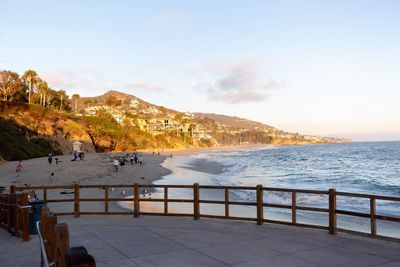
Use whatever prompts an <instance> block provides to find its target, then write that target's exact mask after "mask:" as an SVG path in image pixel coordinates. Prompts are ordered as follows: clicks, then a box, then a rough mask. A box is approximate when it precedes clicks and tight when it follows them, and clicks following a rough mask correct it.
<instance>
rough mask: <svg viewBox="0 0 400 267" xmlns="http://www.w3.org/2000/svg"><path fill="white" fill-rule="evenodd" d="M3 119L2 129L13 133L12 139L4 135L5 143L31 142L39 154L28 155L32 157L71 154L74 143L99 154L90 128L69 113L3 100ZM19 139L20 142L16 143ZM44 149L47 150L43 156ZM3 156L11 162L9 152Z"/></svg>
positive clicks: (33, 148) (1, 114)
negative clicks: (79, 143) (78, 143)
mask: <svg viewBox="0 0 400 267" xmlns="http://www.w3.org/2000/svg"><path fill="white" fill-rule="evenodd" d="M0 119H2V121H3V127H2V128H3V129H2V130H6V129H5V128H6V127H8V129H7V131H8V132H10V131H12V132H13V134H11V135H8V136H5V135H3V142H5V143H12V142H13V141H15V142H17V143H19V144H21V142H23V143H25V142H27V143H33V144H36V145H37V147H35V146H33V147H32V150H33V151H35V153H33V154H32V153H31V154H30V153H28V152H26V153H27V154H26V153H25V154H26V155H28V156H29V155H32V156H42V154H46V153H47V152H52V153H55V154H69V153H71V151H72V143H73V142H74V141H81V142H83V143H84V145H83V147H84V150H85V151H87V152H94V151H95V148H94V146H93V144H92V140H91V139H90V136H89V134H88V132H87V129H86V127H85V126H84V125H82V124H80V123H79V122H78V121H76V120H77V119H76V118H75V117H73V116H70V115H69V114H63V113H58V112H53V111H50V110H48V109H46V108H43V107H41V106H38V105H28V104H25V103H9V102H1V101H0ZM9 127H11V128H9ZM17 138H18V140H13V139H17ZM24 146H26V145H21V148H20V149H21V150H24ZM40 148H43V151H42V153H40V150H41V149H40ZM15 149H17V148H14V150H15ZM36 152H37V153H36ZM0 154H2V155H3V157H4V158H5V159H9V157H8V156H7V152H5V151H2V153H0ZM22 154H24V153H22ZM12 158H13V159H15V158H14V157H12Z"/></svg>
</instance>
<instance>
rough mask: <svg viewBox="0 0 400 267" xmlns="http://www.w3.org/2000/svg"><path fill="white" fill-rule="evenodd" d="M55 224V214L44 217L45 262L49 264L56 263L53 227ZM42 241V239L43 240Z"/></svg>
mask: <svg viewBox="0 0 400 267" xmlns="http://www.w3.org/2000/svg"><path fill="white" fill-rule="evenodd" d="M56 224H57V216H56V215H55V214H52V213H50V214H47V215H46V230H45V231H46V233H47V238H46V240H47V242H46V243H47V250H46V252H47V260H48V261H49V262H55V261H56V255H57V254H56V237H55V230H54V227H55V226H56ZM43 239H44V238H43Z"/></svg>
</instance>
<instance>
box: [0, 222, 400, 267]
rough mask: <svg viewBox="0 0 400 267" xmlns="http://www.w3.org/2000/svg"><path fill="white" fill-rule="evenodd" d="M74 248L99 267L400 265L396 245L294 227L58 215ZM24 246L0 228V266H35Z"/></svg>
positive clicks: (33, 247) (31, 247) (33, 249)
mask: <svg viewBox="0 0 400 267" xmlns="http://www.w3.org/2000/svg"><path fill="white" fill-rule="evenodd" d="M59 221H61V222H66V223H68V225H69V227H70V239H71V245H72V246H78V245H83V246H85V247H86V248H87V249H88V251H89V253H90V254H92V255H93V256H94V257H95V259H96V263H97V266H174V267H175V266H300V267H301V266H351V267H356V266H363V267H365V266H387V267H388V266H400V244H398V243H391V242H384V241H379V240H373V239H369V238H361V237H355V236H352V235H346V234H338V235H337V236H330V235H328V234H327V232H324V231H318V230H308V229H302V228H298V227H289V226H279V225H270V224H265V225H263V226H257V225H256V224H255V223H248V222H236V221H224V220H206V219H201V220H199V221H194V220H193V219H191V218H175V217H154V216H141V217H140V218H136V219H134V218H132V217H129V216H107V217H105V216H82V217H81V218H78V219H75V218H71V217H61V218H59ZM39 258H40V256H39V244H38V240H37V238H36V237H34V238H33V239H32V240H31V241H29V242H28V243H21V241H20V239H17V238H14V237H11V236H10V235H9V234H8V233H7V232H6V231H5V230H3V229H0V266H39V262H40V260H39Z"/></svg>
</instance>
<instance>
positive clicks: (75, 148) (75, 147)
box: [72, 141, 83, 152]
mask: <svg viewBox="0 0 400 267" xmlns="http://www.w3.org/2000/svg"><path fill="white" fill-rule="evenodd" d="M82 145H83V143H82V142H79V141H75V142H73V143H72V150H73V151H77V152H80V151H81V148H82Z"/></svg>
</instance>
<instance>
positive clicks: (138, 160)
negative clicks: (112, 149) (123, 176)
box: [113, 153, 143, 172]
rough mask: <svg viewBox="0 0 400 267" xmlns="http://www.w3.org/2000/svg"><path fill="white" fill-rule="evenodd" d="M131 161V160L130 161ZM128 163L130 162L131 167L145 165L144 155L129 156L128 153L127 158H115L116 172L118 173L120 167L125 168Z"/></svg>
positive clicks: (114, 166) (134, 154)
mask: <svg viewBox="0 0 400 267" xmlns="http://www.w3.org/2000/svg"><path fill="white" fill-rule="evenodd" d="M128 159H129V160H128ZM126 162H130V163H131V165H137V164H139V165H143V158H142V155H140V154H139V155H138V154H137V153H133V154H131V155H129V153H126V155H125V156H121V157H114V160H113V168H114V171H115V172H118V168H119V166H121V167H122V166H125V163H126Z"/></svg>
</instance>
